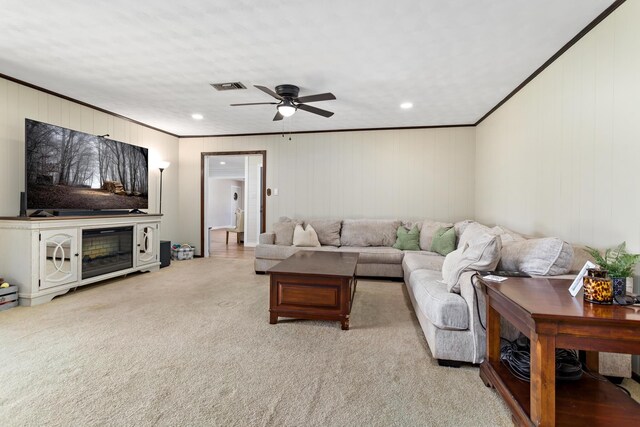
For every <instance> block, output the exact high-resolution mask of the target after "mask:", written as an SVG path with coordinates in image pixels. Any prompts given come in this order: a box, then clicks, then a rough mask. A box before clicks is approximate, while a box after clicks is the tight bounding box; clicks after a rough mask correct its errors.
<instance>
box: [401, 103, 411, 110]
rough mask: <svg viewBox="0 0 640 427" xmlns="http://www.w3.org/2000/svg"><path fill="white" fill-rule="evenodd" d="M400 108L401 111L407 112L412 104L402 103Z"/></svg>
mask: <svg viewBox="0 0 640 427" xmlns="http://www.w3.org/2000/svg"><path fill="white" fill-rule="evenodd" d="M400 108H402V109H403V110H408V109H409V108H413V103H411V102H403V103H402V104H400Z"/></svg>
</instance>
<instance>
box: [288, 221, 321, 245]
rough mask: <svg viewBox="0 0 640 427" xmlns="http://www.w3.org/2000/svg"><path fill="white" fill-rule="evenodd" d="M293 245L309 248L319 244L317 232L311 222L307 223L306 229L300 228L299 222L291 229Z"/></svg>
mask: <svg viewBox="0 0 640 427" xmlns="http://www.w3.org/2000/svg"><path fill="white" fill-rule="evenodd" d="M293 246H298V247H309V248H313V247H318V246H320V241H319V240H318V234H317V233H316V230H314V229H313V227H312V226H311V224H309V225H307V228H306V229H304V228H302V226H301V225H300V224H298V225H296V228H295V230H293Z"/></svg>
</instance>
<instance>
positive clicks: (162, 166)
mask: <svg viewBox="0 0 640 427" xmlns="http://www.w3.org/2000/svg"><path fill="white" fill-rule="evenodd" d="M170 164H171V163H169V162H165V161H162V162H159V163H158V169H160V212H159V213H162V172H164V170H165V169H166V168H168V167H169V165H170Z"/></svg>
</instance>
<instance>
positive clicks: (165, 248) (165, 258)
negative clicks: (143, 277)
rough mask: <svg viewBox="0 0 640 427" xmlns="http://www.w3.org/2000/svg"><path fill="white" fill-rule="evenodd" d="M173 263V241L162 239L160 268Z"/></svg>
mask: <svg viewBox="0 0 640 427" xmlns="http://www.w3.org/2000/svg"><path fill="white" fill-rule="evenodd" d="M170 265H171V242H170V241H169V240H160V268H164V267H168V266H170Z"/></svg>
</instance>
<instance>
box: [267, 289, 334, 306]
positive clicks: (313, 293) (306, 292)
mask: <svg viewBox="0 0 640 427" xmlns="http://www.w3.org/2000/svg"><path fill="white" fill-rule="evenodd" d="M277 286H278V302H277V305H278V306H283V305H287V306H302V307H317V308H325V309H335V310H339V309H340V286H335V285H333V286H327V285H324V286H323V285H304V284H299V283H286V282H278V285H277Z"/></svg>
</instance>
